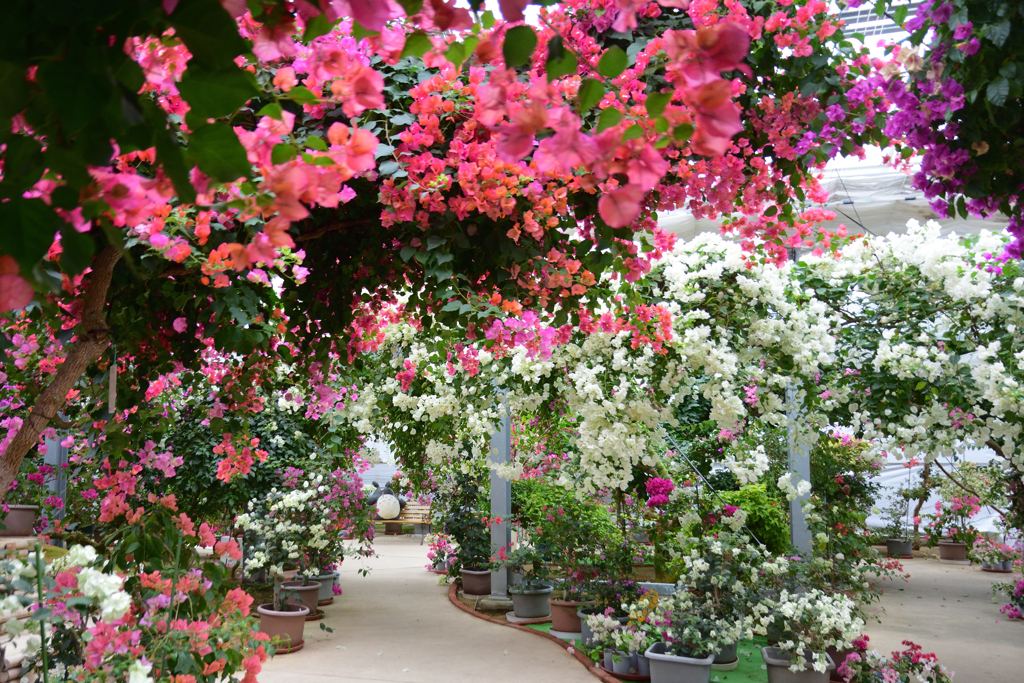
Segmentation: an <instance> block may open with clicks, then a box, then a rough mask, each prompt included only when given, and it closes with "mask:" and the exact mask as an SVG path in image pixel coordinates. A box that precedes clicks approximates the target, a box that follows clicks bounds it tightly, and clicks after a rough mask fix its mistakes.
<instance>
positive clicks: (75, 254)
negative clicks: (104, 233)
mask: <svg viewBox="0 0 1024 683" xmlns="http://www.w3.org/2000/svg"><path fill="white" fill-rule="evenodd" d="M60 244H61V246H62V247H63V249H64V250H63V251H62V252H61V255H60V265H61V270H63V271H64V272H65V273H68V274H69V275H78V274H79V273H81V272H82V271H83V270H85V269H86V268H88V267H89V264H91V263H92V257H93V254H95V253H96V242H94V241H93V239H92V237H90V236H89V235H85V234H82V233H80V232H78V231H77V230H75V229H74V228H72V227H71V226H70V225H68V226H65V227H63V228H61V230H60Z"/></svg>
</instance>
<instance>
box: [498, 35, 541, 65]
mask: <svg viewBox="0 0 1024 683" xmlns="http://www.w3.org/2000/svg"><path fill="white" fill-rule="evenodd" d="M536 49H537V34H536V33H534V31H533V29H532V28H530V27H529V26H515V27H513V28H510V29H509V30H508V31H507V32H506V33H505V42H504V43H502V46H501V53H502V55H504V57H505V65H506V66H509V67H513V68H514V67H517V66H523V65H525V64H528V63H529V62H530V58H531V57H532V56H533V51H534V50H536Z"/></svg>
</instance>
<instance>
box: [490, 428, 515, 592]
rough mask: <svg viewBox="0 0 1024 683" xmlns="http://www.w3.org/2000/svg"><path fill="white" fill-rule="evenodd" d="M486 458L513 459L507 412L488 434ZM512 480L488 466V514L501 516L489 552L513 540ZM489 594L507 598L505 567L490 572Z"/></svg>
mask: <svg viewBox="0 0 1024 683" xmlns="http://www.w3.org/2000/svg"><path fill="white" fill-rule="evenodd" d="M489 460H490V461H491V462H492V463H496V464H499V465H500V464H505V463H508V462H511V460H512V421H511V419H510V418H509V416H508V413H507V412H505V414H504V415H503V416H502V418H501V421H500V422H499V423H498V431H496V432H495V433H494V434H492V435H491V455H490V458H489ZM511 516H512V482H510V481H509V480H508V479H505V478H503V477H501V476H500V475H499V474H498V473H497V472H496V471H495V470H493V469H492V470H491V517H492V518H499V517H500V518H501V524H495V525H493V526H491V554H492V556H493V555H495V554H496V553H497V552H498V551H499V550H500V549H501V548H507V547H508V546H509V544H510V543H511V542H512V526H511V519H510V517H511ZM491 598H493V599H495V600H508V569H506V568H505V567H502V568H501V569H498V570H497V571H493V572H491Z"/></svg>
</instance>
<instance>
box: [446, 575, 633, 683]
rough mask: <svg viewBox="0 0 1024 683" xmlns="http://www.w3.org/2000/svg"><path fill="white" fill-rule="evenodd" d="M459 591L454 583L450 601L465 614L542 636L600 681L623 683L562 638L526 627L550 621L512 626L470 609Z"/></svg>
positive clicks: (450, 588) (543, 620)
mask: <svg viewBox="0 0 1024 683" xmlns="http://www.w3.org/2000/svg"><path fill="white" fill-rule="evenodd" d="M458 590H459V585H458V584H457V583H453V584H452V585H451V587H449V588H448V601H449V602H451V603H452V604H453V605H455V606H456V607H458V608H459V609H460V610H462V611H463V612H466V613H467V614H471V615H473V616H474V617H476V618H477V619H483V620H484V621H489V622H491V623H492V624H498V625H500V626H507V627H509V628H515V629H519V630H520V631H525V632H527V633H532V634H533V635H535V636H541V637H543V638H547V639H548V640H550V641H551V642H553V643H557V644H558V646H559V647H561V648H562V649H563V650H565V651H566V652H567V653H569V654H571V655H572V656H573V657H575V658H576V661H577V662H579V663H580V664H582V665H583V666H584V668H586V670H587V671H588V672H589V673H590V674H591V675H593V676H594V677H596V678H597V679H598V680H599V681H603V682H604V683H621V681H619V679H617V678H615V677H614V676H612V675H611V674H610V673H608V672H606V671H604V670H603V669H601V668H600V667H598V666H597V665H596V664H594V662H592V661H591V660H590V657H588V656H587V655H585V654H584V653H583V652H582V651H580V650H579V649H577V648H575V647H573V646H572V645H569V644H567V643H566V642H565V641H564V640H562V639H561V638H558V637H556V636H553V635H551V634H550V633H544V631H538V630H537V629H535V628H530V627H529V626H526V624H530V623H534V624H543V623H546V622H547V621H548V620H547V619H536V620H533V621H525V622H520V623H518V624H510V623H509V622H507V621H502V620H501V619H495V618H494V617H490V616H487V615H486V614H481V613H480V612H477V611H475V610H474V609H473V608H472V607H470V606H469V605H467V604H465V603H463V602H462V601H461V600H459V597H458Z"/></svg>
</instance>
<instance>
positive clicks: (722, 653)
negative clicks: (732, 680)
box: [714, 643, 739, 664]
mask: <svg viewBox="0 0 1024 683" xmlns="http://www.w3.org/2000/svg"><path fill="white" fill-rule="evenodd" d="M736 647H737V645H736V643H731V644H730V645H723V646H722V647H720V648H718V652H716V653H715V662H714V663H715V664H732V663H733V662H735V661H736V660H737V659H739V655H738V654H736Z"/></svg>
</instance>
